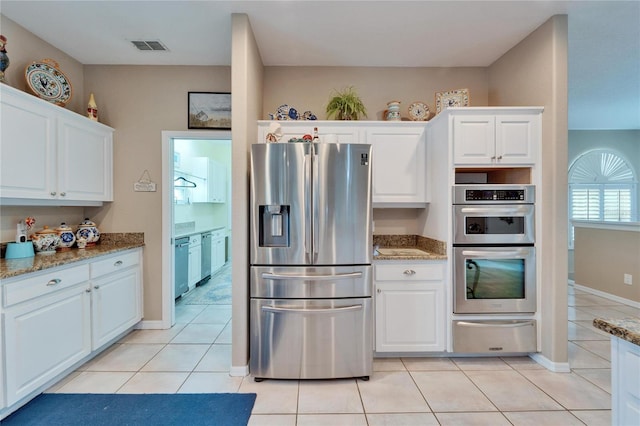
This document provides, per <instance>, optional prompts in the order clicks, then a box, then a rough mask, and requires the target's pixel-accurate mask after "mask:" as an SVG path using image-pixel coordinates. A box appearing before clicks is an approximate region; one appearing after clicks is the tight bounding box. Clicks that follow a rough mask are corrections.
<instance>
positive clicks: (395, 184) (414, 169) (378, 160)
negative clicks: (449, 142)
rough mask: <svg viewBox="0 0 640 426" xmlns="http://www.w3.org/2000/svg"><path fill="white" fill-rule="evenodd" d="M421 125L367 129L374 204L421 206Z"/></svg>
mask: <svg viewBox="0 0 640 426" xmlns="http://www.w3.org/2000/svg"><path fill="white" fill-rule="evenodd" d="M424 130H425V128H424V126H417V127H411V128H400V127H392V126H389V127H380V128H370V129H368V130H367V138H366V142H367V143H369V144H371V145H372V146H373V154H372V157H373V159H372V164H373V204H374V206H375V205H384V204H387V205H388V204H403V205H410V204H424V203H426V202H427V199H426V182H425V169H426V161H427V157H426V146H425V136H424Z"/></svg>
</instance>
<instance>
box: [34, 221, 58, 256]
mask: <svg viewBox="0 0 640 426" xmlns="http://www.w3.org/2000/svg"><path fill="white" fill-rule="evenodd" d="M31 242H32V243H33V248H34V249H35V250H36V253H38V254H54V253H55V252H56V248H57V247H58V245H59V244H60V237H59V236H58V233H57V232H56V231H54V230H53V229H49V227H48V226H45V227H44V228H43V229H41V230H40V231H38V232H36V233H35V234H33V235H32V236H31Z"/></svg>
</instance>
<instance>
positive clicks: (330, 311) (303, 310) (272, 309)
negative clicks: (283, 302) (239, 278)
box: [262, 305, 362, 314]
mask: <svg viewBox="0 0 640 426" xmlns="http://www.w3.org/2000/svg"><path fill="white" fill-rule="evenodd" d="M262 310H263V311H264V312H273V313H301V314H333V313H336V312H353V311H359V310H362V305H351V306H341V307H339V308H320V309H308V308H276V307H274V306H263V307H262Z"/></svg>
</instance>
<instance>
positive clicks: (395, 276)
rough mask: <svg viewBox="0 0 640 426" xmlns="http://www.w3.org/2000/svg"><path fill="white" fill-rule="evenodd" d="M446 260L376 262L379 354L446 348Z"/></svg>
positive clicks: (376, 342) (377, 344)
mask: <svg viewBox="0 0 640 426" xmlns="http://www.w3.org/2000/svg"><path fill="white" fill-rule="evenodd" d="M444 274H445V263H444V262H440V261H423V262H406V263H405V262H404V261H403V262H390V263H378V264H375V350H376V352H377V353H385V352H387V353H397V352H442V351H444V350H445V284H444Z"/></svg>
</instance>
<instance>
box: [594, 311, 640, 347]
mask: <svg viewBox="0 0 640 426" xmlns="http://www.w3.org/2000/svg"><path fill="white" fill-rule="evenodd" d="M593 326H594V327H595V328H598V329H600V330H602V331H606V332H607V333H609V334H611V335H612V336H616V337H619V338H620V339H623V340H626V341H627V342H631V343H633V344H634V345H638V346H640V319H638V318H625V319H610V318H596V319H594V320H593Z"/></svg>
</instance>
